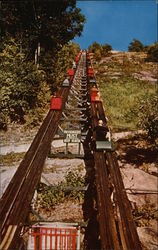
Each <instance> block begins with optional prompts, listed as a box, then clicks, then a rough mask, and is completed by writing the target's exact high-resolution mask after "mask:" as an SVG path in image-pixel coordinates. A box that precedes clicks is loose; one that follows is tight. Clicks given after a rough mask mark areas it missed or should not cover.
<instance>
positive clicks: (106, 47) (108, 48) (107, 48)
mask: <svg viewBox="0 0 158 250" xmlns="http://www.w3.org/2000/svg"><path fill="white" fill-rule="evenodd" d="M111 50H112V46H111V45H110V44H108V43H105V44H103V45H102V56H106V55H107V54H108V53H109V52H110V51H111Z"/></svg>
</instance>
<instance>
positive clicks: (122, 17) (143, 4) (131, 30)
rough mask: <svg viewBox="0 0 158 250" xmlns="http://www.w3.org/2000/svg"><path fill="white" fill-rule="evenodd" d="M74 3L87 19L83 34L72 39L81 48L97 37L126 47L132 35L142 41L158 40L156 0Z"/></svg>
mask: <svg viewBox="0 0 158 250" xmlns="http://www.w3.org/2000/svg"><path fill="white" fill-rule="evenodd" d="M77 7H79V8H80V9H81V12H82V13H83V14H84V15H85V17H86V19H87V22H86V24H85V26H84V31H83V33H82V36H81V37H77V38H75V40H74V41H75V42H77V43H79V44H80V46H81V49H87V48H88V46H89V45H90V44H92V43H93V42H94V41H96V42H99V43H101V44H104V43H109V44H110V45H112V48H113V49H114V50H122V51H127V50H128V46H129V43H130V42H131V41H132V40H133V39H134V38H136V39H138V40H140V41H141V42H142V43H143V44H144V45H149V44H152V43H154V42H155V41H157V4H156V0H123V1H121V0H102V1H101V0H95V1H88V0H85V1H79V0H77Z"/></svg>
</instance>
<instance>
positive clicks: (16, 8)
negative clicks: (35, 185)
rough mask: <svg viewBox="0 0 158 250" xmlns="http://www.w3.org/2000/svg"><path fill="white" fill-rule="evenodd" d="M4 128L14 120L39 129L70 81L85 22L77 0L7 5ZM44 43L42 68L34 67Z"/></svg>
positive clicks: (0, 52)
mask: <svg viewBox="0 0 158 250" xmlns="http://www.w3.org/2000/svg"><path fill="white" fill-rule="evenodd" d="M1 20H2V22H1V23H0V31H1V37H2V40H1V43H0V62H1V65H0V72H1V74H0V84H1V89H0V94H1V97H0V107H1V111H2V112H1V116H0V128H3V129H4V128H7V124H8V123H10V122H13V121H16V122H20V123H24V122H25V121H26V120H27V121H29V124H31V125H33V126H35V125H37V124H39V122H40V121H41V120H42V113H45V111H46V108H44V106H46V107H47V101H48V99H49V98H50V91H51V94H52V93H53V92H54V90H55V89H56V88H57V86H59V84H60V83H61V82H62V80H63V79H64V74H66V73H67V72H66V71H67V69H68V67H70V63H72V60H73V59H72V58H74V53H76V54H77V52H78V50H79V46H78V45H76V44H73V43H71V44H69V41H70V40H71V39H73V38H74V37H75V36H76V35H78V36H80V35H81V32H82V29H83V25H84V23H85V18H84V16H83V15H82V14H81V13H80V9H78V8H76V0H70V1H67V0H66V1H65V0H62V1H49V0H45V1H38V0H34V1H32V0H28V1H12V0H9V1H5V0H2V1H1ZM38 44H40V51H41V53H40V54H39V55H41V58H40V60H39V55H38V63H39V62H40V67H39V69H37V68H36V67H35V65H34V62H33V61H34V56H35V51H36V49H37V45H38Z"/></svg>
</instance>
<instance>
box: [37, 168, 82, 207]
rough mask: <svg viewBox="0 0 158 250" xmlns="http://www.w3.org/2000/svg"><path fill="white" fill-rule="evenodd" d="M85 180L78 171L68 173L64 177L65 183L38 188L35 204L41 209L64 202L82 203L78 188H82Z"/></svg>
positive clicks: (80, 192)
mask: <svg viewBox="0 0 158 250" xmlns="http://www.w3.org/2000/svg"><path fill="white" fill-rule="evenodd" d="M84 185H85V178H84V177H83V176H82V175H80V174H79V172H78V171H71V170H70V171H68V173H67V174H66V175H65V181H63V182H60V183H58V184H57V185H53V186H44V187H42V188H41V187H40V186H39V188H38V198H37V203H39V204H40V206H42V207H43V208H50V207H53V206H54V205H56V204H59V203H62V202H64V201H65V200H68V199H69V200H72V201H80V202H81V201H82V199H83V197H84V193H83V191H79V188H80V187H84Z"/></svg>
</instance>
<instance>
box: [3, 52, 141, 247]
mask: <svg viewBox="0 0 158 250" xmlns="http://www.w3.org/2000/svg"><path fill="white" fill-rule="evenodd" d="M77 76H78V77H79V80H78V79H77V78H76V79H77V80H76V81H81V82H82V84H83V86H85V84H86V83H87V81H88V78H87V66H86V55H85V53H84V54H83V55H82V57H81V60H80V62H79V64H78V68H77V70H76V75H75V77H77ZM75 77H74V78H75ZM72 82H73V79H72V78H71V81H70V83H71V84H70V87H71V85H72ZM80 84H81V83H80ZM70 87H69V88H66V87H62V88H61V90H60V92H59V94H60V96H61V97H62V110H63V109H64V107H65V103H66V101H67V99H68V95H69V91H70ZM90 88H91V86H90V84H89V82H88V84H87V87H86V88H83V92H84V93H85V91H86V89H87V91H88V93H89V92H90ZM85 96H86V94H85ZM89 99H90V98H89ZM80 105H81V106H82V107H83V106H84V107H86V102H85V101H83V102H82V103H80ZM89 107H90V114H89V110H86V112H85V114H86V115H87V116H88V118H89V119H90V120H91V127H92V130H93V129H94V127H95V126H96V125H97V121H98V120H99V119H102V120H103V121H106V117H105V112H104V109H103V105H102V102H91V103H90V106H89ZM85 109H86V108H85ZM62 110H60V111H53V110H50V111H49V112H48V114H47V116H46V118H45V120H44V121H43V124H42V125H41V127H40V129H39V131H38V133H37V135H36V136H35V138H34V140H33V142H32V144H31V146H30V148H29V150H28V152H27V153H26V155H25V157H24V159H23V161H22V162H21V164H20V166H19V168H18V170H17V172H16V173H15V175H14V176H13V178H12V180H11V182H10V183H9V185H8V187H7V189H6V191H5V193H4V194H3V196H2V198H1V200H0V215H1V226H0V234H1V245H0V249H2V250H3V249H11V250H13V249H18V248H17V239H18V238H19V234H20V232H21V229H22V227H23V225H24V223H25V220H26V217H27V214H28V212H29V207H30V203H31V200H32V198H33V195H34V190H35V189H36V187H37V184H38V182H39V180H40V176H41V173H42V169H43V165H44V161H45V159H46V157H47V154H48V151H49V148H50V145H51V142H52V140H53V137H54V135H55V133H56V130H57V127H58V123H59V120H60V118H61V115H62ZM89 115H90V116H89ZM93 138H94V139H95V133H94V132H93ZM93 156H94V162H95V179H96V189H97V206H98V218H99V225H100V238H101V247H102V249H110V250H112V249H116V250H122V249H123V250H139V249H141V244H140V241H139V238H138V235H137V231H136V227H135V224H134V221H133V217H132V212H131V206H130V202H129V200H128V198H127V195H126V192H125V188H124V185H123V181H122V177H121V173H120V169H119V166H118V163H117V159H116V155H115V153H114V152H106V151H104V150H101V151H99V152H97V151H95V150H94V152H93ZM112 196H113V197H114V199H113V198H112Z"/></svg>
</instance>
